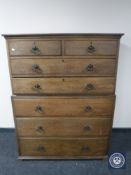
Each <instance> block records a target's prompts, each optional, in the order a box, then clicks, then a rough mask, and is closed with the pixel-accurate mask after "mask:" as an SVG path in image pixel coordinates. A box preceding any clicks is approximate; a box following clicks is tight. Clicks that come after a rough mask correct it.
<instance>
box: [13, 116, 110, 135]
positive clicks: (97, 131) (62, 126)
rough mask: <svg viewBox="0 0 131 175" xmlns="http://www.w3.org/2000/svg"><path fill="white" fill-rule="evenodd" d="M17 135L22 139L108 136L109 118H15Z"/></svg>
mask: <svg viewBox="0 0 131 175" xmlns="http://www.w3.org/2000/svg"><path fill="white" fill-rule="evenodd" d="M16 123H17V128H18V135H19V136H22V137H24V136H25V137H35V136H36V137H37V136H38V137H39V136H43V137H47V136H54V137H61V136H69V137H70V136H75V137H80V136H108V134H109V133H110V130H111V124H112V119H111V118H109V117H108V118H85V117H82V116H80V117H76V118H74V117H61V118H59V117H55V118H51V117H50V118H49V117H47V118H31V117H28V118H17V119H16Z"/></svg>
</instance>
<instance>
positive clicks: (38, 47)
mask: <svg viewBox="0 0 131 175" xmlns="http://www.w3.org/2000/svg"><path fill="white" fill-rule="evenodd" d="M8 47H9V55H10V56H33V55H34V56H35V55H61V41H59V40H22V39H21V40H9V42H8Z"/></svg>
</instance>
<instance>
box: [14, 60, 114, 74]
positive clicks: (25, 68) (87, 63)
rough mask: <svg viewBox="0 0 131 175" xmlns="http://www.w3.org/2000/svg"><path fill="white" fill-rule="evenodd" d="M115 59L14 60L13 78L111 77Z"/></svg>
mask: <svg viewBox="0 0 131 175" xmlns="http://www.w3.org/2000/svg"><path fill="white" fill-rule="evenodd" d="M115 63H116V61H115V60H113V59H82V58H80V59H39V58H36V59H23V58H22V59H19V58H16V59H12V60H11V72H12V75H13V76H18V77H23V76H27V77H33V76H38V77H39V76H59V75H62V76H64V75H65V76H67V75H75V76H77V75H78V76H79V75H84V76H88V75H89V76H101V75H102V76H111V75H114V74H115Z"/></svg>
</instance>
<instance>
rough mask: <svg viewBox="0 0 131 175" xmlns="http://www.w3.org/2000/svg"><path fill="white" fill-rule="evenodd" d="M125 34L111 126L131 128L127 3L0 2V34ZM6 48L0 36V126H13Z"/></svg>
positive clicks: (70, 0)
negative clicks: (112, 124)
mask: <svg viewBox="0 0 131 175" xmlns="http://www.w3.org/2000/svg"><path fill="white" fill-rule="evenodd" d="M82 32H84V33H88V32H89V33H93V32H96V33H102V32H103V33H108V32H109V33H112V32H114V33H119V32H120V33H125V36H124V37H123V38H122V40H121V47H120V57H119V66H118V76H117V87H116V94H117V99H116V109H115V116H114V127H131V1H130V0H13V1H11V0H0V34H2V33H4V34H8V33H11V34H16V33H82ZM10 96H11V86H10V80H9V71H8V64H7V55H6V46H5V41H4V39H3V37H0V127H14V122H13V115H12V108H11V101H10Z"/></svg>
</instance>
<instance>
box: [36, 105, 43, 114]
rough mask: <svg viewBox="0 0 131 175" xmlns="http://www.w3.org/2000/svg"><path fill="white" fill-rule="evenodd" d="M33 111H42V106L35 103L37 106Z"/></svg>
mask: <svg viewBox="0 0 131 175" xmlns="http://www.w3.org/2000/svg"><path fill="white" fill-rule="evenodd" d="M35 111H36V112H39V113H42V112H43V107H42V106H40V105H37V106H36V107H35Z"/></svg>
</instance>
